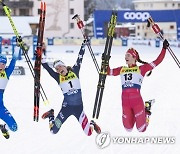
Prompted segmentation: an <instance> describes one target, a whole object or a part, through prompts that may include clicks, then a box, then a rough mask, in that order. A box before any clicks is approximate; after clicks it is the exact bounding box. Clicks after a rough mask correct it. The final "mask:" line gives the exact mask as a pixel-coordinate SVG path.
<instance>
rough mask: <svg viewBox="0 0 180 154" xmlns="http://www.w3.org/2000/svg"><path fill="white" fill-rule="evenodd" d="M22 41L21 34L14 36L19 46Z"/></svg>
mask: <svg viewBox="0 0 180 154" xmlns="http://www.w3.org/2000/svg"><path fill="white" fill-rule="evenodd" d="M21 42H22V38H21V36H20V37H19V38H16V45H17V46H18V47H20V43H21Z"/></svg>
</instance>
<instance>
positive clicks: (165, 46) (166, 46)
mask: <svg viewBox="0 0 180 154" xmlns="http://www.w3.org/2000/svg"><path fill="white" fill-rule="evenodd" d="M168 47H169V42H168V41H167V40H166V39H165V40H164V42H163V48H164V49H167V48H168Z"/></svg>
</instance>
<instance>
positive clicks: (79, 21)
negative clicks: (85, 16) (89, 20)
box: [72, 14, 84, 29]
mask: <svg viewBox="0 0 180 154" xmlns="http://www.w3.org/2000/svg"><path fill="white" fill-rule="evenodd" d="M72 19H75V20H76V21H77V25H78V28H79V29H82V28H83V27H84V23H83V21H82V20H81V19H80V17H79V15H78V14H76V15H74V16H73V17H72Z"/></svg>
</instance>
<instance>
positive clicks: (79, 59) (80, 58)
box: [73, 40, 87, 75]
mask: <svg viewBox="0 0 180 154" xmlns="http://www.w3.org/2000/svg"><path fill="white" fill-rule="evenodd" d="M86 41H87V40H84V41H83V43H82V45H81V48H80V51H79V54H78V58H77V60H76V63H75V64H74V66H73V69H74V71H75V73H76V74H77V75H78V74H79V70H80V68H81V63H82V60H83V56H84V53H85V46H86Z"/></svg>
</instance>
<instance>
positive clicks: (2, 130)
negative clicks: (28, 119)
mask: <svg viewBox="0 0 180 154" xmlns="http://www.w3.org/2000/svg"><path fill="white" fill-rule="evenodd" d="M0 129H1V132H2V134H3V136H4V137H5V138H6V139H8V138H9V137H10V136H9V132H8V130H7V129H6V124H4V125H2V124H1V125H0Z"/></svg>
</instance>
